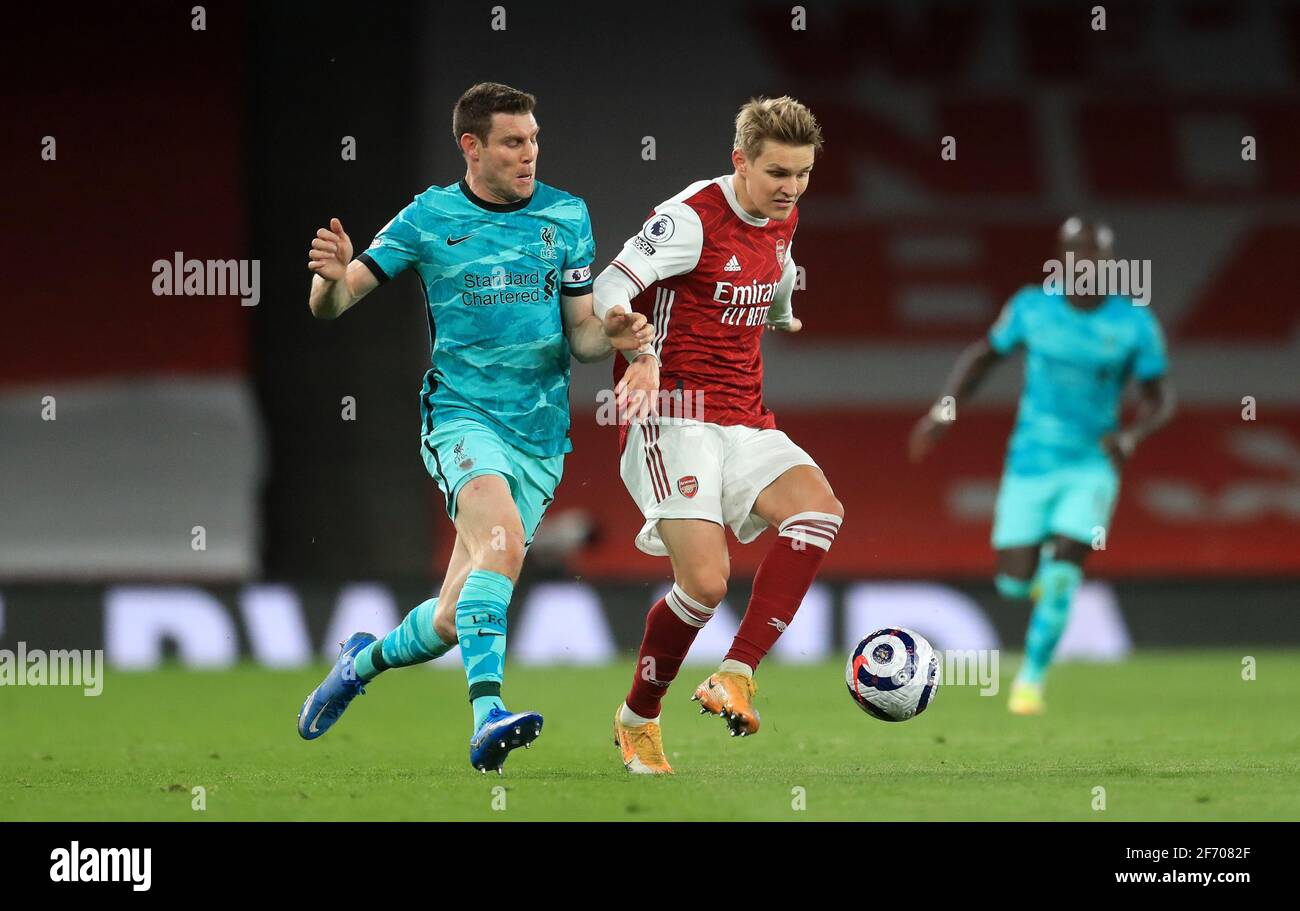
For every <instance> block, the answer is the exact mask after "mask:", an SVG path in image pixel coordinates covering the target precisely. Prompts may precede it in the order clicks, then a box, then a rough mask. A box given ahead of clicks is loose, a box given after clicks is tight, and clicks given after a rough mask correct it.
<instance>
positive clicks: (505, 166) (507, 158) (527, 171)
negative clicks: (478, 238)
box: [479, 114, 538, 202]
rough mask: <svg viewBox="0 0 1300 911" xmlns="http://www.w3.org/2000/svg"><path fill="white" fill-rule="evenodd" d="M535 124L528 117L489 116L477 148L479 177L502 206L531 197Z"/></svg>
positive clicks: (535, 136) (518, 115)
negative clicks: (489, 126)
mask: <svg viewBox="0 0 1300 911" xmlns="http://www.w3.org/2000/svg"><path fill="white" fill-rule="evenodd" d="M537 134H538V128H537V121H536V119H534V117H533V115H532V114H493V115H492V130H491V132H489V133H488V138H487V142H486V143H484V144H483V145H482V146H481V147H480V150H481V151H480V158H479V168H480V171H479V177H480V178H481V179H482V181H483V183H484V184H485V185H486V187H487V188H488V189H489V190H491V191H492V193H493V194H495V195H496V196H497V197H499V198H500V199H502V200H503V201H505V202H517V201H518V200H520V199H527V198H528V197H530V196H532V195H533V180H534V178H535V177H536V175H537Z"/></svg>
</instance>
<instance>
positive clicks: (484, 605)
mask: <svg viewBox="0 0 1300 911" xmlns="http://www.w3.org/2000/svg"><path fill="white" fill-rule="evenodd" d="M514 590H515V586H514V583H512V582H511V581H510V580H509V579H508V578H506V577H505V576H503V575H501V574H500V573H494V572H492V571H491V570H486V569H476V570H474V571H473V572H471V573H470V574H469V578H468V579H466V580H465V587H464V588H462V589H461V591H460V600H459V601H457V602H456V637H457V638H458V639H459V640H460V657H461V661H462V662H464V664H465V678H466V680H467V681H468V682H469V700H470V703H471V704H472V705H473V707H474V729H475V730H478V728H479V726H480V725H482V724H483V719H485V718H486V717H487V714H488V712H489V711H491V710H492V709H493V708H505V704H504V703H503V702H502V701H501V679H502V676H503V674H504V672H505V662H506V608H507V607H508V606H509V604H510V596H511V595H512V594H514Z"/></svg>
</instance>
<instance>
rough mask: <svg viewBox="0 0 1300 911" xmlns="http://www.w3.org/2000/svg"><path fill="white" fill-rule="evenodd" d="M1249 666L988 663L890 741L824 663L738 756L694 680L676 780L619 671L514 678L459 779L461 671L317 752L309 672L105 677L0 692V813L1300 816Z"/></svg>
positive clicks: (1285, 754)
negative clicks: (494, 758)
mask: <svg viewBox="0 0 1300 911" xmlns="http://www.w3.org/2000/svg"><path fill="white" fill-rule="evenodd" d="M1256 657H1257V658H1258V662H1259V664H1258V679H1257V680H1254V681H1243V680H1242V679H1241V674H1240V668H1241V664H1240V662H1241V653H1240V652H1239V651H1234V652H1227V651H1224V652H1201V653H1181V652H1167V653H1162V652H1154V653H1145V654H1143V655H1141V656H1140V657H1136V658H1133V659H1131V660H1129V661H1127V662H1125V663H1123V664H1118V665H1089V664H1072V665H1062V666H1060V667H1058V668H1056V669H1054V671H1053V675H1052V679H1051V685H1050V688H1049V691H1048V699H1049V706H1050V711H1049V712H1048V714H1047V715H1046V716H1043V717H1041V718H1019V717H1014V716H1011V715H1010V714H1008V713H1007V711H1006V702H1005V696H1006V694H1007V687H1008V684H1009V681H1008V680H1007V679H1006V676H1005V674H1006V673H1007V672H1009V671H1011V670H1012V669H1013V668H1014V665H1015V662H1014V661H1008V660H1004V661H1003V670H1004V679H1003V681H1002V691H1001V692H1000V693H999V694H998V695H997V696H996V697H981V696H980V695H979V691H978V688H977V687H973V686H964V687H957V686H949V687H946V688H944V689H942V690H941V691H940V693H939V696H938V699H937V700H936V702H935V704H934V706H933V707H932V708H931V709H930V710H929V711H927V712H926V713H925V714H924V715H922V716H921V717H920V718H917V719H915V720H913V721H910V722H907V723H904V724H893V725H891V724H885V723H882V722H879V721H876V720H874V719H872V718H869V717H867V716H866V715H864V714H863V713H862V712H860V711H859V710H858V708H857V707H856V706H855V705H854V704H853V703H852V701H851V700H850V699H849V697H848V695H847V693H846V692H845V690H844V684H843V682H842V667H841V666H840V665H838V664H834V665H831V664H825V665H816V666H810V667H790V666H785V667H782V666H778V665H772V666H765V667H764V668H763V669H762V671H761V672H760V675H759V680H760V686H761V689H760V692H759V698H758V703H757V704H758V707H759V709H760V711H761V712H762V715H763V729H762V731H761V732H760V733H759V734H758V735H757V736H756V737H754V738H752V739H751V738H746V739H744V740H738V739H732V738H730V737H728V736H727V735H726V729H725V726H724V725H723V723H722V721H721V720H720V719H717V718H713V717H701V716H699V715H697V714H696V709H695V706H694V704H693V703H691V702H689V695H690V692H691V690H692V688H693V687H694V685H695V684H696V683H697V682H698V680H697V679H696V678H702V677H703V675H704V674H705V673H706V672H707V669H706V668H696V667H690V666H688V667H687V668H686V669H685V670H684V671H683V673H682V676H681V678H680V679H679V682H678V685H677V687H676V688H675V690H674V691H673V693H672V695H671V697H670V699H669V700H668V702H667V703H666V707H665V714H664V721H665V730H666V742H665V746H666V749H667V752H668V754H669V758H670V760H671V761H672V763H673V765H674V767H675V768H676V770H677V774H676V776H674V777H672V778H667V779H652V780H646V779H644V778H639V777H638V778H633V777H631V776H629V775H627V774H626V773H625V772H624V771H623V767H622V764H621V763H620V762H619V759H618V755H617V752H616V750H615V749H614V747H613V745H612V743H611V739H610V720H611V718H612V716H613V712H614V709H615V707H616V706H617V705H618V703H619V701H620V698H621V697H622V695H623V692H624V690H625V688H626V684H627V682H628V679H629V678H630V672H631V660H630V659H629V660H628V661H627V662H626V663H623V664H619V665H617V666H612V667H607V668H594V669H571V668H557V669H552V670H537V669H527V668H510V670H509V673H508V675H507V688H506V692H507V695H508V696H509V697H510V704H511V705H513V706H516V707H519V708H524V707H527V708H536V709H537V710H539V711H541V712H543V713H544V714H545V716H546V730H545V732H544V733H543V734H542V737H541V738H540V740H539V741H538V742H537V744H536V745H535V746H534V747H533V749H532V750H530V751H528V752H524V751H519V752H517V753H515V754H514V755H513V756H512V757H511V759H510V761H509V763H507V765H506V774H505V777H504V778H498V777H497V776H495V775H488V776H483V775H481V774H479V773H477V772H474V771H473V770H472V769H470V767H469V764H468V760H467V742H468V738H469V733H470V731H469V710H468V706H467V705H466V703H465V697H464V679H463V677H462V676H461V675H460V673H459V672H458V671H457V670H454V669H453V670H449V671H447V672H435V671H431V670H428V669H422V668H417V669H411V670H403V671H394V672H390V673H389V674H387V675H385V676H384V677H383V678H382V679H380V680H378V681H376V682H375V683H374V684H373V685H372V686H371V687H370V689H369V692H368V693H367V695H365V696H362V697H361V698H360V699H359V700H358V701H357V702H356V703H354V704H353V706H352V707H351V708H350V709H349V710H348V714H347V716H346V717H345V718H344V719H343V720H342V721H341V722H340V723H339V725H338V726H337V727H335V728H334V729H333V730H332V731H331V732H330V733H329V734H328V735H326V736H325V737H323V738H322V739H320V740H317V741H315V742H312V743H305V742H303V741H301V740H299V739H298V736H297V734H296V732H295V729H294V726H293V719H294V716H295V715H296V713H297V710H298V706H299V705H300V703H301V701H302V698H303V697H304V695H305V694H306V693H307V692H308V691H309V690H310V689H311V688H312V687H313V686H315V684H316V683H317V682H318V681H319V679H320V677H321V676H322V675H323V673H324V670H325V668H324V667H323V666H322V667H321V668H320V669H315V670H312V671H310V672H307V671H303V672H298V671H294V672H276V671H267V670H260V669H255V668H241V669H238V670H232V671H224V672H192V671H183V670H179V669H168V670H164V671H159V672H154V673H139V674H132V673H111V672H110V674H109V675H108V677H107V679H106V682H105V687H104V692H103V694H102V695H101V696H99V697H95V698H89V697H86V696H83V695H82V694H81V691H80V690H79V689H74V688H61V687H24V688H17V687H14V688H10V687H6V688H5V689H4V690H3V691H0V731H3V736H2V737H0V819H3V820H37V819H41V820H135V819H148V820H185V819H195V820H246V819H268V820H283V819H406V820H430V819H435V820H436V819H456V820H501V819H509V820H531V819H625V820H643V819H714V820H733V819H776V820H801V819H843V820H942V819H987V820H1017V819H1018V820H1024V819H1052V820H1057V819H1060V820H1255V819H1288V820H1296V819H1300V789H1297V788H1296V786H1295V783H1296V780H1297V775H1298V773H1300V758H1298V757H1300V722H1298V720H1297V719H1300V711H1297V709H1296V706H1297V705H1298V704H1300V654H1297V653H1296V652H1271V653H1267V652H1257V653H1256ZM196 786H202V787H203V788H205V789H206V799H207V808H206V810H205V811H203V812H197V811H195V810H193V809H192V808H191V801H192V799H193V798H192V796H191V789H192V788H194V787H196ZM498 787H503V788H504V789H505V790H504V792H500V791H498V792H496V794H495V795H494V793H493V790H494V789H495V788H498ZM1096 787H1103V788H1105V790H1106V793H1105V797H1106V809H1105V810H1104V811H1095V810H1093V808H1092V804H1093V789H1094V788H1096ZM795 788H803V789H804V791H803V793H804V795H805V799H806V806H807V809H806V810H803V811H797V810H794V809H792V801H793V799H794V797H793V794H794V793H795V792H794V791H793V789H795ZM502 795H504V798H505V809H504V810H500V811H498V810H494V809H493V800H494V796H495V797H497V798H498V803H499V802H500V800H499V798H500V797H501V796H502Z"/></svg>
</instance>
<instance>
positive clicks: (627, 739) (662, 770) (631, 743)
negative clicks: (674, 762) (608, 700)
mask: <svg viewBox="0 0 1300 911" xmlns="http://www.w3.org/2000/svg"><path fill="white" fill-rule="evenodd" d="M621 714H622V706H619V711H617V712H615V713H614V746H616V747H618V748H619V750H621V751H622V753H623V765H624V766H626V767H627V770H628V771H629V772H631V773H633V774H634V775H671V774H673V767H672V766H670V765H669V764H668V757H666V756H664V739H663V734H662V733H661V732H660V730H659V725H658V723H656V722H654V721H651V722H648V723H647V724H624V723H623V720H622V718H621V717H619V716H620V715H621Z"/></svg>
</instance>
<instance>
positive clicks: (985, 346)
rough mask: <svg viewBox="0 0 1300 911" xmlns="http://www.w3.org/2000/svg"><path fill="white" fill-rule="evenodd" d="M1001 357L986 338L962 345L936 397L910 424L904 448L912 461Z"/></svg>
mask: <svg viewBox="0 0 1300 911" xmlns="http://www.w3.org/2000/svg"><path fill="white" fill-rule="evenodd" d="M1001 359H1002V355H1001V354H999V353H998V351H997V349H995V348H994V347H993V346H992V345H990V344H989V341H988V339H987V338H981V339H979V340H978V341H975V342H972V343H971V344H969V345H967V346H966V348H965V350H964V351H962V353H961V355H960V356H959V357H958V358H957V362H956V363H955V364H953V367H952V370H951V371H950V372H949V374H948V379H947V381H946V382H945V383H944V384H943V390H942V391H941V392H940V393H939V398H938V400H937V401H936V402H935V404H934V406H933V407H932V408H931V409H930V411H929V412H928V413H927V414H925V416H923V417H922V418H921V419H920V420H919V421H917V422H916V425H915V426H914V427H913V428H912V435H911V437H910V438H909V440H908V447H907V448H908V454H909V455H910V456H911V459H912V461H913V462H919V461H921V459H923V458H925V456H926V453H928V452H929V451H930V450H931V449H933V448H934V445H935V444H936V443H938V442H939V439H940V438H941V437H942V436H943V434H944V431H946V430H947V429H948V425H950V424H951V423H952V422H953V421H954V420H955V419H956V414H957V406H958V405H959V404H960V403H962V402H965V401H966V400H967V399H968V398H969V397H970V396H971V395H973V394H974V393H975V390H976V389H978V388H979V387H980V384H981V383H983V382H984V378H985V377H986V376H988V374H989V371H990V370H991V369H992V368H993V365H994V364H996V363H997V362H998V361H1000V360H1001Z"/></svg>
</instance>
